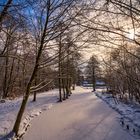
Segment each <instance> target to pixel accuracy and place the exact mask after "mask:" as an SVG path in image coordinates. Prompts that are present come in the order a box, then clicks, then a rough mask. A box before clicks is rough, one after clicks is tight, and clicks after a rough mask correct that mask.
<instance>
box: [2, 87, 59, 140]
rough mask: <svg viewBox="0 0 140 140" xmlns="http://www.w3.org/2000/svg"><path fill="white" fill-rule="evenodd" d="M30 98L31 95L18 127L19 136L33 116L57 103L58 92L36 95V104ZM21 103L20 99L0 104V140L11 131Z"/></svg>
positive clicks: (52, 91)
mask: <svg viewBox="0 0 140 140" xmlns="http://www.w3.org/2000/svg"><path fill="white" fill-rule="evenodd" d="M32 98H33V97H32V95H31V96H30V98H29V101H28V104H27V107H26V110H25V113H24V117H23V120H22V124H21V126H20V131H19V133H20V135H23V133H24V131H25V130H26V129H27V127H28V126H29V125H30V121H31V120H32V119H33V118H34V117H35V116H38V115H39V114H40V113H41V112H42V111H44V110H47V109H49V108H51V107H52V105H53V104H55V103H56V102H57V100H58V99H57V98H58V90H57V89H55V90H51V91H48V92H43V93H39V94H37V101H36V102H32ZM21 101H22V97H21V98H17V99H15V100H6V102H5V103H0V139H1V138H2V137H3V136H4V135H6V134H8V133H9V132H10V131H11V130H12V127H13V125H14V122H15V119H16V116H17V113H18V110H19V108H20V105H21Z"/></svg>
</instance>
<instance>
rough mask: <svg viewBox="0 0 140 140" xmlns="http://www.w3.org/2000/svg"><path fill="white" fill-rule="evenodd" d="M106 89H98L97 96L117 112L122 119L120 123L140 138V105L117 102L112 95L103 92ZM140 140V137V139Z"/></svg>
mask: <svg viewBox="0 0 140 140" xmlns="http://www.w3.org/2000/svg"><path fill="white" fill-rule="evenodd" d="M103 91H105V89H97V90H96V92H95V94H96V96H98V97H99V98H101V99H102V100H104V101H105V102H106V103H107V104H108V105H109V106H110V107H111V108H113V109H114V110H116V111H117V112H118V113H119V114H120V115H121V117H120V118H119V120H120V123H121V124H122V125H123V126H125V127H126V129H129V130H130V131H131V132H133V133H135V134H136V133H137V134H136V135H138V137H139V136H140V105H138V104H125V103H123V102H121V101H119V100H116V99H115V98H113V97H112V95H110V94H108V93H107V92H103ZM139 138H140V137H139Z"/></svg>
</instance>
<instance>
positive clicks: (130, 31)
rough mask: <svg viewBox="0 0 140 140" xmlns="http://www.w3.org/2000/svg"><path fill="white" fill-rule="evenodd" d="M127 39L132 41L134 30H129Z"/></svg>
mask: <svg viewBox="0 0 140 140" xmlns="http://www.w3.org/2000/svg"><path fill="white" fill-rule="evenodd" d="M127 37H128V38H129V39H134V38H135V32H134V30H129V33H128V35H127Z"/></svg>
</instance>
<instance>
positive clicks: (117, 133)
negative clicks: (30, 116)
mask: <svg viewBox="0 0 140 140" xmlns="http://www.w3.org/2000/svg"><path fill="white" fill-rule="evenodd" d="M118 116H119V115H118V114H117V113H116V112H115V111H113V110H112V109H111V108H109V107H108V105H107V104H106V103H104V102H103V101H102V100H100V99H99V98H97V97H96V96H95V95H94V94H93V93H92V92H91V90H89V89H84V88H81V87H77V89H76V91H74V93H73V95H72V96H71V97H70V99H69V100H67V101H64V102H63V103H58V104H56V105H55V106H54V107H52V108H51V109H50V110H47V111H46V112H44V113H42V114H41V115H40V116H39V117H36V118H35V119H34V120H33V121H32V124H31V127H30V128H29V130H28V131H27V133H26V134H25V136H24V137H23V139H24V140H135V138H133V137H132V136H131V135H130V134H129V133H128V132H126V131H125V130H123V129H122V127H121V126H120V124H119V122H118V121H117V117H118Z"/></svg>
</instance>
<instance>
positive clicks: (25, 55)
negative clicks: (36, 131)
mask: <svg viewBox="0 0 140 140" xmlns="http://www.w3.org/2000/svg"><path fill="white" fill-rule="evenodd" d="M139 17H140V1H139V0H1V1H0V103H4V102H5V100H7V99H8V100H14V99H15V98H20V97H23V100H22V103H21V106H20V107H19V112H18V114H17V117H16V120H15V123H14V126H13V130H12V132H14V133H15V134H16V135H18V130H19V127H20V123H21V120H22V117H23V114H24V111H25V108H26V105H27V103H28V99H29V97H30V96H33V99H32V100H33V102H35V101H36V100H37V96H38V94H40V93H41V92H44V91H49V90H52V89H55V88H58V89H59V90H58V92H59V99H58V102H62V101H64V100H66V99H68V98H69V96H71V94H72V92H73V90H74V89H75V86H82V84H83V82H84V81H90V83H91V84H92V87H93V91H95V90H96V81H98V80H99V81H104V82H105V84H106V87H107V90H108V92H111V93H112V94H113V96H114V97H115V98H117V99H118V100H121V101H122V102H125V103H127V102H130V103H133V102H134V103H137V104H140V18H139Z"/></svg>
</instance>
